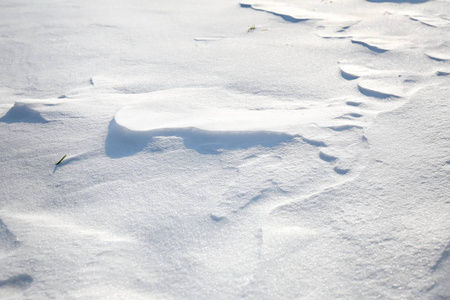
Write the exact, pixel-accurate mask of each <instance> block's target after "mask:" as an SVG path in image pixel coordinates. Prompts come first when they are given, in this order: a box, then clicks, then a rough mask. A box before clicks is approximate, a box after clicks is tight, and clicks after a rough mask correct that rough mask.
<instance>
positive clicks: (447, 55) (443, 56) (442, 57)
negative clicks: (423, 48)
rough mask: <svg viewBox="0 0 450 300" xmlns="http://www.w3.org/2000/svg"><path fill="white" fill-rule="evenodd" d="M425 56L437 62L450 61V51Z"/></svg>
mask: <svg viewBox="0 0 450 300" xmlns="http://www.w3.org/2000/svg"><path fill="white" fill-rule="evenodd" d="M425 55H426V56H428V57H429V58H431V59H433V60H436V61H449V60H450V51H443V50H434V51H428V52H426V53H425Z"/></svg>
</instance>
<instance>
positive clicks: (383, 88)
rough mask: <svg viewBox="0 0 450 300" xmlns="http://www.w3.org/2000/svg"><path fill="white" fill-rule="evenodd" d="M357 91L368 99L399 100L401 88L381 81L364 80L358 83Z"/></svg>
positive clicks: (401, 94)
mask: <svg viewBox="0 0 450 300" xmlns="http://www.w3.org/2000/svg"><path fill="white" fill-rule="evenodd" d="M358 89H359V91H360V92H361V93H362V94H363V95H365V96H368V97H373V98H379V99H385V98H400V97H402V96H403V88H402V87H399V86H397V85H393V84H389V83H387V82H385V81H381V80H364V81H361V82H359V83H358Z"/></svg>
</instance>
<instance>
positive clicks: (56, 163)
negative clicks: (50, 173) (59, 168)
mask: <svg viewBox="0 0 450 300" xmlns="http://www.w3.org/2000/svg"><path fill="white" fill-rule="evenodd" d="M66 156H67V154H66V155H64V156H63V157H62V158H61V159H60V160H59V161H58V162H57V163H56V165H59V164H60V163H61V162H62V161H63V160H64V158H66Z"/></svg>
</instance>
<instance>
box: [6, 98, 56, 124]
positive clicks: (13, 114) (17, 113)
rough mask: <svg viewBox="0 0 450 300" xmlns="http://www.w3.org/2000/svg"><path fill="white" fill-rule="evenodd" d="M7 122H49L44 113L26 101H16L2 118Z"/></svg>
mask: <svg viewBox="0 0 450 300" xmlns="http://www.w3.org/2000/svg"><path fill="white" fill-rule="evenodd" d="M0 122H5V123H19V122H20V123H47V122H48V121H47V120H46V119H44V117H42V115H41V114H40V113H39V112H38V111H36V110H34V109H32V108H30V107H29V106H28V105H27V104H25V103H19V102H16V103H15V104H14V106H13V107H11V109H10V110H9V111H8V112H7V113H6V114H5V115H4V116H3V117H1V118H0Z"/></svg>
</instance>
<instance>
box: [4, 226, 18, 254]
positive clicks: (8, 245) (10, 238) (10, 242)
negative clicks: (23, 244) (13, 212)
mask: <svg viewBox="0 0 450 300" xmlns="http://www.w3.org/2000/svg"><path fill="white" fill-rule="evenodd" d="M18 245H19V241H18V240H17V238H16V236H15V235H14V234H13V233H12V232H11V231H10V230H9V228H8V226H6V224H5V223H3V221H2V220H1V219H0V250H3V251H6V250H9V249H12V248H15V247H17V246H18Z"/></svg>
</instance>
